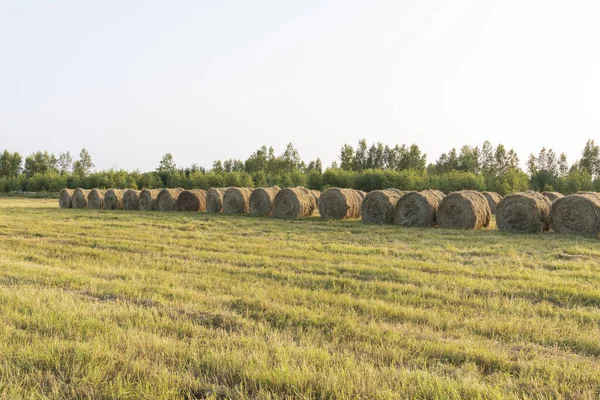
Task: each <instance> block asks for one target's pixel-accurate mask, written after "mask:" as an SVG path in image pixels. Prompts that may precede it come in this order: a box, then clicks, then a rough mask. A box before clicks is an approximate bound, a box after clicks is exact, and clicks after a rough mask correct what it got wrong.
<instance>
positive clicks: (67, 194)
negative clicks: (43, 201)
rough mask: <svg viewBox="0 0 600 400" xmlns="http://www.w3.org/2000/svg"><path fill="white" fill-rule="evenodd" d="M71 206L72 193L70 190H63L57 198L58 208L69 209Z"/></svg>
mask: <svg viewBox="0 0 600 400" xmlns="http://www.w3.org/2000/svg"><path fill="white" fill-rule="evenodd" d="M72 205H73V191H72V190H71V189H66V188H65V189H63V190H61V191H60V196H59V197H58V206H59V207H60V208H71V207H72Z"/></svg>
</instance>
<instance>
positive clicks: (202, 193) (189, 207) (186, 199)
mask: <svg viewBox="0 0 600 400" xmlns="http://www.w3.org/2000/svg"><path fill="white" fill-rule="evenodd" d="M177 209H178V210H179V211H201V212H204V211H206V190H202V189H193V190H184V191H182V192H181V193H180V194H179V197H178V198H177Z"/></svg>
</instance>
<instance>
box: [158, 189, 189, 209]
mask: <svg viewBox="0 0 600 400" xmlns="http://www.w3.org/2000/svg"><path fill="white" fill-rule="evenodd" d="M181 192H183V189H182V188H174V189H163V190H161V191H160V193H159V194H158V197H157V198H156V209H157V210H158V211H177V198H178V197H179V195H180V194H181Z"/></svg>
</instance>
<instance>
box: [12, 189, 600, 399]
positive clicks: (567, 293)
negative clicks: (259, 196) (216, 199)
mask: <svg viewBox="0 0 600 400" xmlns="http://www.w3.org/2000/svg"><path fill="white" fill-rule="evenodd" d="M599 270H600V243H599V242H598V241H595V240H592V239H586V238H579V237H569V236H559V235H555V234H552V233H547V234H539V235H510V234H504V233H500V232H498V231H496V230H493V229H490V230H484V231H477V232H463V231H448V230H441V229H402V228H398V227H394V226H368V225H363V224H362V223H361V222H359V221H341V222H326V221H321V220H319V219H318V218H309V219H305V220H300V221H280V220H275V219H257V218H251V217H244V216H242V217H231V216H217V215H204V214H198V213H143V212H117V211H111V212H105V211H93V210H60V209H58V206H57V202H56V200H39V199H0V398H45V397H49V398H57V399H58V398H60V399H65V398H66V399H68V398H131V399H133V398H146V399H157V398H248V397H251V398H369V399H370V398H381V399H385V398H439V399H448V398H494V399H510V398H532V399H537V398H540V399H541V398H572V399H592V398H598V397H599V396H600V362H599V359H600V309H599V307H600V289H599V288H600V273H599Z"/></svg>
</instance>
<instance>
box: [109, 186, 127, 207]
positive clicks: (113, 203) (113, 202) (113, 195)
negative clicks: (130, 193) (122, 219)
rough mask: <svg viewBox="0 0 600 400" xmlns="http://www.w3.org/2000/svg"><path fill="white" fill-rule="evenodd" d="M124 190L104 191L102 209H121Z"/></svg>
mask: <svg viewBox="0 0 600 400" xmlns="http://www.w3.org/2000/svg"><path fill="white" fill-rule="evenodd" d="M124 194H125V191H124V190H121V189H108V190H107V191H106V192H104V209H105V210H122V209H123V195H124Z"/></svg>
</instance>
